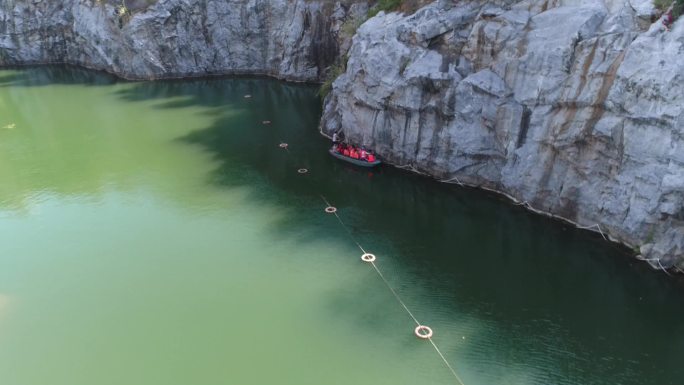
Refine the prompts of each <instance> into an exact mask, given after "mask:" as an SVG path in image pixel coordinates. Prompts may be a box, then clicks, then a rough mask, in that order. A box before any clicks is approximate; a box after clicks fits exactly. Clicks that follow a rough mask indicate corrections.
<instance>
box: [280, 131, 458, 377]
mask: <svg viewBox="0 0 684 385" xmlns="http://www.w3.org/2000/svg"><path fill="white" fill-rule="evenodd" d="M280 147H281V148H283V149H285V150H286V151H287V153H288V154H290V150H289V148H288V147H289V146H288V145H287V144H285V145H284V146H283V144H281V145H280ZM299 170H302V169H299ZM299 170H298V171H299ZM320 197H321V199H322V200H323V202H324V203H325V205H326V206H325V212H326V213H327V214H332V215H334V216H335V218H337V221H338V222H339V223H340V226H342V228H343V229H344V230H345V231H346V232H347V235H349V238H350V239H351V240H352V242H354V243H355V244H356V246H357V247H358V248H359V250H361V252H362V253H363V256H362V260H363V261H365V262H368V263H370V264H371V266H373V269H374V270H375V272H376V273H377V274H378V277H380V279H381V280H382V282H383V283H384V284H385V286H387V289H389V291H390V292H391V293H392V295H393V296H394V298H395V299H396V300H397V302H399V304H400V305H401V307H402V308H404V310H406V313H408V315H409V317H411V319H412V320H413V322H414V323H415V324H416V326H417V328H416V335H417V336H419V337H420V338H424V339H427V340H428V341H430V344H431V345H432V347H433V348H435V351H436V352H437V354H438V355H439V357H440V358H441V359H442V361H444V364H445V365H446V367H447V368H448V369H449V371H450V372H451V374H452V375H453V376H454V378H455V379H456V381H457V382H458V383H459V384H460V385H465V383H464V382H463V380H461V377H460V376H459V375H458V373H456V370H455V369H454V368H453V367H452V366H451V364H450V363H449V361H448V360H447V359H446V357H444V354H443V353H442V351H441V350H440V349H439V347H438V346H437V344H436V343H435V341H434V340H433V339H432V330H431V329H429V328H427V327H425V326H423V325H422V324H421V323H420V322H419V321H418V319H417V318H416V316H415V315H414V314H413V312H411V310H410V309H409V308H408V306H407V305H406V303H405V302H404V301H403V300H402V299H401V297H400V296H399V294H398V293H397V292H396V290H394V288H393V287H392V285H390V283H389V281H388V280H387V278H385V276H384V274H382V271H380V268H378V265H377V264H376V262H375V255H373V254H370V253H368V252H367V251H366V250H365V249H364V248H363V246H361V243H359V241H358V240H357V239H356V237H355V236H354V234H353V233H352V231H351V230H350V229H349V227H348V226H347V225H346V224H345V223H344V221H342V218H340V216H339V215H338V210H337V208H336V207H335V206H333V205H332V204H331V203H330V202H329V201H328V200H327V199H326V198H325V196H323V195H320ZM366 256H372V259H371V258H363V257H366ZM420 328H427V329H428V330H429V331H430V334H429V335H425V336H421V335H419V334H418V330H419V329H420Z"/></svg>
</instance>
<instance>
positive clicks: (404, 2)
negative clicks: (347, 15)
mask: <svg viewBox="0 0 684 385" xmlns="http://www.w3.org/2000/svg"><path fill="white" fill-rule="evenodd" d="M432 1H433V0H378V2H377V4H375V5H374V6H373V7H371V9H370V10H369V11H368V17H369V18H370V17H373V16H375V15H377V14H378V13H379V12H380V11H385V12H393V11H401V12H404V13H413V12H415V11H417V10H418V8H420V7H422V6H424V5H425V4H428V3H431V2H432Z"/></svg>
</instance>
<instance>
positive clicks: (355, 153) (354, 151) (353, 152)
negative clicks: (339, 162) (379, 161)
mask: <svg viewBox="0 0 684 385" xmlns="http://www.w3.org/2000/svg"><path fill="white" fill-rule="evenodd" d="M349 156H350V157H351V158H353V159H359V151H358V150H357V149H356V148H354V147H352V149H351V151H349Z"/></svg>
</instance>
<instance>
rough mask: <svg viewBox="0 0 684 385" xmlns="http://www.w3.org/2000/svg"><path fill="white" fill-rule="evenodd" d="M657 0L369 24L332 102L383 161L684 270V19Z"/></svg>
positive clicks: (567, 3) (354, 135)
mask: <svg viewBox="0 0 684 385" xmlns="http://www.w3.org/2000/svg"><path fill="white" fill-rule="evenodd" d="M652 13H653V8H652V6H651V1H650V0H523V1H520V0H498V1H475V0H474V1H446V0H441V1H436V2H435V3H433V4H431V5H429V6H426V7H424V8H422V9H421V10H419V11H418V12H416V13H415V14H413V15H409V16H404V15H401V14H398V13H390V14H384V13H381V14H379V15H378V16H376V17H374V18H372V19H370V20H369V21H367V22H366V23H365V24H364V25H362V26H361V27H360V29H359V30H358V33H357V35H356V36H355V37H354V40H353V45H352V47H351V51H350V56H349V60H348V63H347V69H346V72H345V73H344V74H343V75H342V76H341V77H339V78H338V79H337V80H336V81H335V83H334V84H333V91H332V92H331V94H330V95H329V96H328V98H327V99H326V103H325V112H324V116H323V119H322V122H321V127H322V130H323V131H324V132H325V133H331V132H333V131H335V130H339V129H342V130H344V131H345V133H346V134H347V137H348V138H350V139H351V141H353V142H356V143H359V144H363V145H366V146H368V147H370V148H374V149H375V150H376V151H377V152H378V153H379V154H380V155H381V156H382V157H383V158H384V159H386V160H387V161H389V162H391V163H394V164H396V165H400V166H405V167H408V168H412V169H414V170H417V171H419V172H423V173H426V174H429V175H432V176H434V177H436V178H438V179H441V180H444V181H449V182H454V183H463V184H468V185H474V186H480V187H483V188H487V189H492V190H496V191H499V192H502V193H505V194H507V195H508V196H510V197H512V198H513V199H515V200H517V201H519V202H521V203H523V204H525V205H527V206H528V207H530V208H532V209H535V210H538V211H542V212H545V213H550V214H552V215H555V216H558V217H562V218H564V219H567V220H569V221H571V222H574V223H576V224H578V225H579V226H581V227H587V228H593V229H594V230H599V229H600V231H601V232H602V233H603V234H606V236H610V237H612V238H613V239H616V240H619V241H621V242H623V243H626V244H628V245H631V246H633V247H635V248H636V247H638V248H640V252H641V256H640V257H641V258H644V259H646V260H648V261H649V262H650V263H651V264H652V265H653V266H654V267H657V268H663V267H665V268H684V137H683V136H684V81H683V80H684V61H683V60H681V56H680V55H681V53H682V51H683V50H684V21H680V22H677V23H676V24H675V25H674V28H673V30H672V32H665V31H663V28H662V24H661V23H660V22H657V23H655V24H651V20H650V19H651V17H652Z"/></svg>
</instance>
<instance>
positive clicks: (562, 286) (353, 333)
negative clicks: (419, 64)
mask: <svg viewBox="0 0 684 385" xmlns="http://www.w3.org/2000/svg"><path fill="white" fill-rule="evenodd" d="M315 91H316V90H315V88H313V87H307V86H297V85H286V84H283V83H279V82H276V81H272V80H263V79H214V80H193V81H183V82H156V83H128V82H118V81H116V80H115V79H113V78H111V77H109V76H107V75H102V74H98V73H92V72H85V71H80V70H75V69H67V68H53V67H50V68H32V69H26V70H4V71H0V384H2V385H109V384H112V385H114V384H117V385H119V384H141V385H176V384H177V385H187V384H195V385H205V384H206V385H209V384H211V385H213V384H254V385H262V384H292V385H304V384H311V385H320V384H327V385H330V384H345V385H351V384H354V385H363V384H368V385H383V384H393V385H395V384H454V383H456V382H455V379H454V378H453V377H452V375H451V373H450V372H449V371H448V369H447V368H446V367H445V366H444V363H443V362H442V361H441V360H440V358H439V356H438V355H437V354H436V352H435V351H434V350H433V348H432V346H431V345H430V344H429V343H428V342H426V341H420V340H418V339H416V338H415V337H414V336H413V335H412V331H413V323H412V321H411V319H410V318H409V317H408V316H407V314H406V313H405V312H404V310H403V309H402V308H401V307H400V305H398V303H397V302H396V301H395V300H394V298H393V297H392V294H391V293H390V292H389V291H388V290H387V289H386V287H385V286H384V284H383V283H382V281H381V280H380V279H379V278H378V277H377V275H376V274H375V272H374V271H373V270H372V268H371V267H370V266H368V265H365V264H363V263H362V262H361V261H360V260H359V254H360V253H359V251H358V249H357V248H356V246H355V245H354V243H353V242H352V241H351V240H350V239H349V238H348V236H347V234H346V233H345V232H344V230H343V229H342V228H341V227H340V226H339V224H338V223H337V222H336V219H335V218H334V217H333V216H329V215H326V214H325V213H324V212H323V208H324V204H323V202H322V200H321V198H320V196H319V194H322V195H324V196H325V197H326V198H327V199H328V200H330V201H332V202H334V204H335V205H336V206H337V207H338V209H339V214H340V217H341V218H342V219H343V220H344V221H345V222H347V223H348V224H349V226H350V229H351V231H352V233H353V234H354V236H355V237H356V238H357V239H358V240H359V241H360V242H361V244H363V246H364V247H365V248H366V249H367V250H369V251H372V252H374V253H375V254H377V255H378V258H379V259H378V266H379V267H380V268H381V269H382V270H383V271H384V272H385V274H386V276H387V279H388V280H389V281H390V283H391V284H392V285H393V286H394V287H395V288H396V290H397V291H398V293H399V294H400V295H401V296H402V298H403V299H404V300H405V301H406V303H407V304H408V306H409V307H410V308H411V309H412V310H413V312H414V313H415V314H416V316H417V317H418V318H419V319H420V320H421V321H422V322H424V323H425V324H428V325H430V326H431V327H432V328H433V329H434V330H435V333H436V334H435V338H434V340H435V342H436V343H437V344H438V345H439V346H440V348H441V349H442V351H443V352H444V354H445V356H446V357H447V358H448V359H449V361H450V362H451V363H452V364H453V365H454V366H455V368H456V370H457V371H458V372H459V374H460V375H461V377H462V378H463V380H464V382H465V383H466V384H467V385H478V384H479V385H488V384H582V385H584V384H659V385H660V384H680V383H682V378H684V366H683V365H681V362H682V358H684V322H683V321H684V300H683V298H684V288H683V287H682V285H681V284H680V283H679V282H678V281H676V280H674V279H666V277H665V276H663V275H661V274H656V273H654V272H651V271H650V270H649V269H648V268H646V267H645V266H644V265H643V264H639V263H635V262H633V261H632V260H630V259H629V258H628V257H627V255H626V254H625V253H624V252H623V251H621V250H620V249H618V248H616V247H615V246H613V245H611V244H607V243H604V242H602V241H601V240H600V238H597V237H596V236H594V235H591V234H587V233H584V232H579V231H576V230H573V229H569V228H566V227H565V226H563V225H561V224H559V223H556V222H553V221H550V220H547V219H545V218H540V217H537V216H534V215H530V214H528V213H526V212H525V211H524V210H522V209H520V208H517V207H514V206H511V205H509V204H508V203H506V202H504V201H503V200H501V199H500V198H498V197H496V196H492V195H489V194H485V193H483V192H480V191H476V190H469V189H459V188H456V187H453V186H447V185H442V184H438V183H436V182H433V181H430V180H427V179H424V178H419V177H416V176H413V175H410V174H407V173H404V172H401V171H398V170H395V169H392V168H388V167H386V168H382V169H380V170H377V171H372V172H371V171H367V170H360V169H356V168H353V167H352V166H347V165H345V164H341V163H340V162H339V161H336V160H335V159H332V158H331V157H329V156H328V155H327V153H326V150H327V146H328V142H327V141H326V140H324V139H323V138H321V137H320V136H319V135H318V134H317V130H316V127H317V124H318V119H319V116H320V101H319V100H318V98H317V97H316V95H315ZM245 94H251V95H252V96H253V97H252V98H251V99H245V98H244V97H243V95H245ZM263 120H271V121H272V122H273V123H272V124H270V125H263V124H261V122H262V121H263ZM2 127H4V128H2ZM283 141H284V142H288V143H289V144H290V152H289V154H288V153H287V152H285V151H283V150H281V149H280V148H278V144H279V143H280V142H283ZM300 167H308V168H309V169H310V170H311V172H310V173H309V174H306V175H299V174H297V173H296V169H297V168H300Z"/></svg>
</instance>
